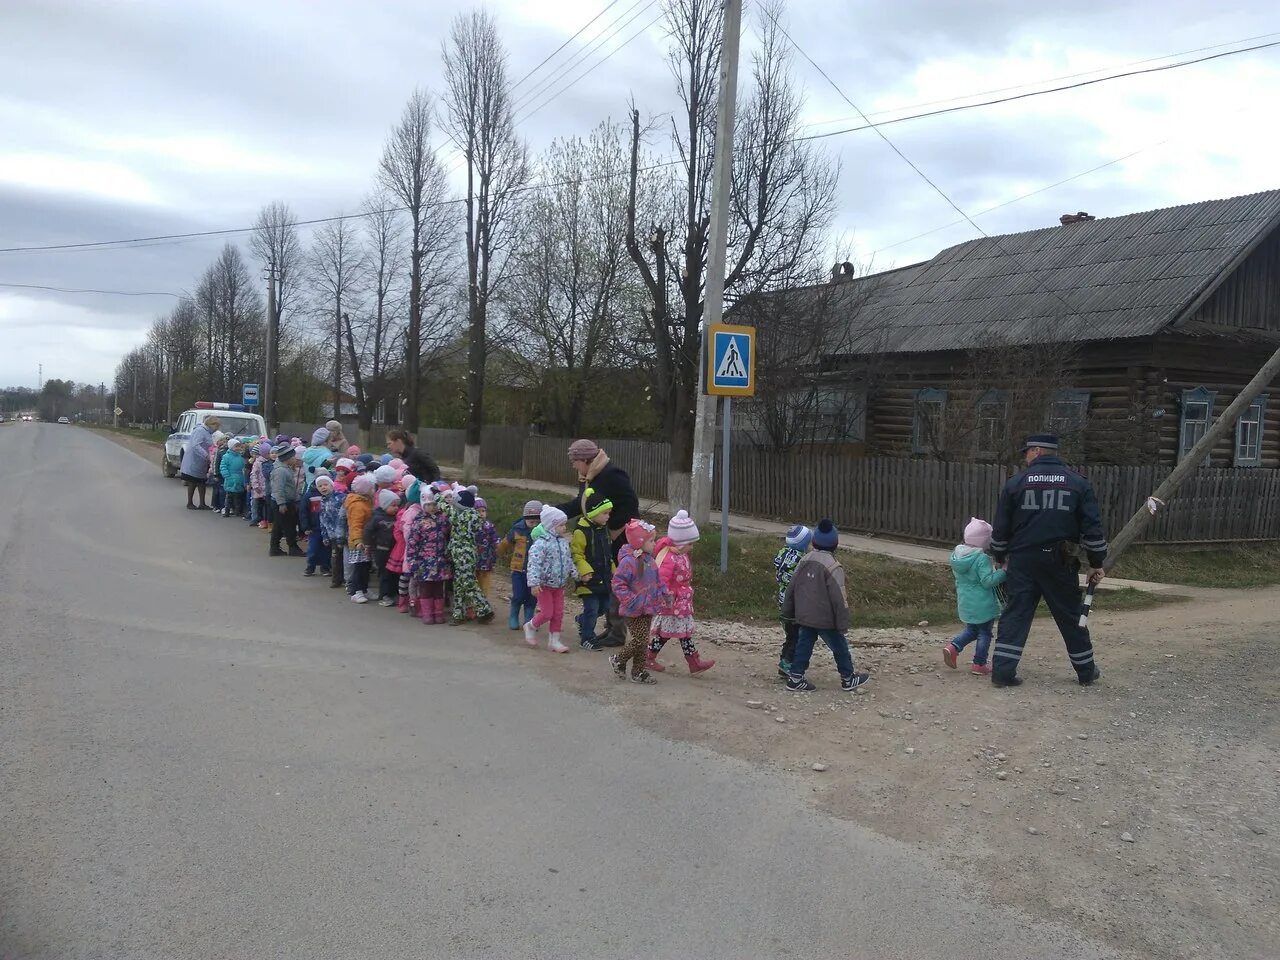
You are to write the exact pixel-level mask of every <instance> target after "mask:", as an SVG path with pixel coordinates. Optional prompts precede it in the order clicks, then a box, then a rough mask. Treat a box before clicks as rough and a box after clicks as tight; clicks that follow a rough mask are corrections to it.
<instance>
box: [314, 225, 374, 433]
mask: <svg viewBox="0 0 1280 960" xmlns="http://www.w3.org/2000/svg"><path fill="white" fill-rule="evenodd" d="M307 266H308V274H309V276H310V278H311V283H312V287H313V289H314V291H315V294H316V298H317V309H318V312H320V313H321V314H326V313H327V314H328V315H329V317H330V318H331V319H330V321H329V322H330V323H331V324H332V326H331V327H330V329H331V330H332V331H333V337H332V340H331V341H330V342H331V343H332V344H333V416H334V417H335V418H339V417H341V415H342V393H343V389H342V388H343V384H344V378H343V375H342V367H343V363H342V356H343V354H344V353H345V352H346V349H347V343H346V334H347V329H346V328H347V322H346V321H345V320H344V315H345V314H346V313H347V312H348V311H350V310H353V309H357V305H356V303H355V300H356V295H357V292H358V290H359V289H360V285H361V284H362V283H363V281H364V274H365V269H366V262H365V250H364V248H363V247H362V246H361V244H360V238H359V236H358V234H357V230H356V224H355V221H353V220H350V219H342V220H332V221H330V222H329V223H326V224H324V225H323V226H321V227H320V229H319V230H317V231H316V238H315V242H314V243H313V244H312V247H311V253H310V256H309V257H308V260H307Z"/></svg>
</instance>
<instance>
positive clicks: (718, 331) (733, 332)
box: [706, 324, 756, 397]
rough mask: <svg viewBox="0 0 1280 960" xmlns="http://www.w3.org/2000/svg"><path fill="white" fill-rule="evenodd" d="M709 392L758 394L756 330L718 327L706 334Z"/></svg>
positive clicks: (730, 395) (726, 394)
mask: <svg viewBox="0 0 1280 960" xmlns="http://www.w3.org/2000/svg"><path fill="white" fill-rule="evenodd" d="M707 333H708V336H709V337H710V338H711V349H710V350H709V351H708V355H707V378H706V383H707V392H708V393H710V394H714V395H717V396H729V397H749V396H751V395H752V394H754V393H755V386H756V385H755V329H754V328H752V327H737V326H726V325H722V324H717V325H715V326H712V327H710V328H709V329H708V331H707Z"/></svg>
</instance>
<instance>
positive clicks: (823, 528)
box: [813, 517, 840, 550]
mask: <svg viewBox="0 0 1280 960" xmlns="http://www.w3.org/2000/svg"><path fill="white" fill-rule="evenodd" d="M838 546H840V531H839V530H837V529H836V525H835V524H834V523H832V522H831V521H830V520H828V519H826V518H825V517H823V518H822V520H820V521H819V522H818V529H817V530H815V531H814V532H813V547H814V549H815V550H834V549H835V548H836V547H838Z"/></svg>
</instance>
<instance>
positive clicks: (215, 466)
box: [209, 443, 227, 484]
mask: <svg viewBox="0 0 1280 960" xmlns="http://www.w3.org/2000/svg"><path fill="white" fill-rule="evenodd" d="M226 452H227V448H226V446H225V445H221V444H216V443H215V444H214V445H213V446H211V447H210V448H209V482H210V483H214V484H220V483H222V456H223V454H224V453H226Z"/></svg>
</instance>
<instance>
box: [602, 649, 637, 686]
mask: <svg viewBox="0 0 1280 960" xmlns="http://www.w3.org/2000/svg"><path fill="white" fill-rule="evenodd" d="M609 666H611V667H613V675H614V676H615V677H617V678H618V679H619V680H625V679H627V665H626V664H625V663H623V662H622V661H621V660H619V659H618V655H617V654H616V653H611V654H609ZM640 672H641V673H643V672H644V671H640Z"/></svg>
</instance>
